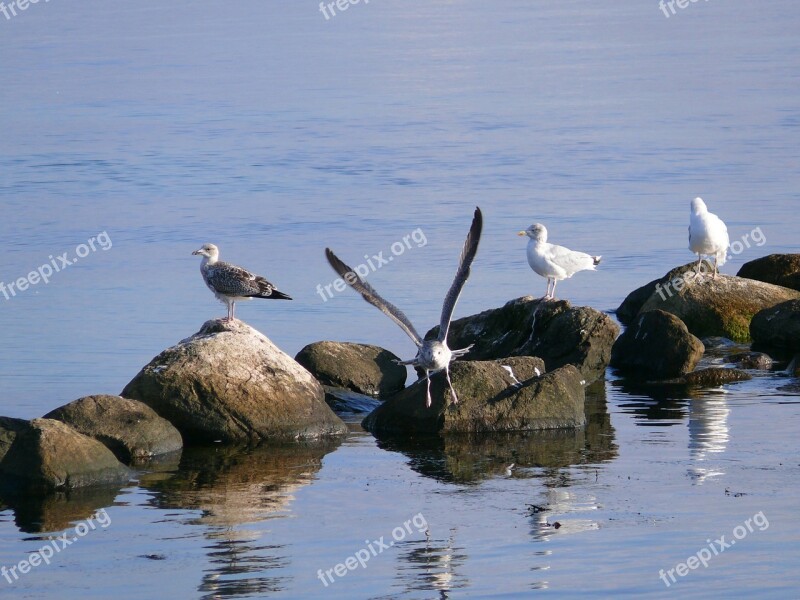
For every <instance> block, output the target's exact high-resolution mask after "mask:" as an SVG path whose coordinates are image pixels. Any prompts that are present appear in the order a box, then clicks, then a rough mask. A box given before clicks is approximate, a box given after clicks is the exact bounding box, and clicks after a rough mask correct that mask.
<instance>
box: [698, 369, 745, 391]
mask: <svg viewBox="0 0 800 600" xmlns="http://www.w3.org/2000/svg"><path fill="white" fill-rule="evenodd" d="M752 378H753V377H752V375H750V374H748V373H745V372H744V371H740V370H739V369H723V368H720V367H712V368H710V369H700V370H698V371H694V372H692V373H687V374H686V375H684V376H683V382H684V383H685V384H686V385H690V386H696V387H719V386H721V385H723V384H725V383H732V382H734V381H747V380H749V379H752Z"/></svg>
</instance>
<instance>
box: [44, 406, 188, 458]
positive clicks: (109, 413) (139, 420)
mask: <svg viewBox="0 0 800 600" xmlns="http://www.w3.org/2000/svg"><path fill="white" fill-rule="evenodd" d="M44 418H45V419H55V420H56V421H61V422H62V423H66V424H67V425H69V426H70V427H72V428H73V429H75V430H76V431H78V432H80V433H82V434H83V435H88V436H89V437H91V438H94V439H96V440H98V441H99V442H102V443H103V444H105V445H106V447H107V448H108V449H109V450H111V451H112V452H113V453H114V455H115V456H116V457H117V458H118V459H119V460H121V461H122V462H125V463H131V462H137V461H142V460H147V459H150V458H152V457H154V456H158V455H160V454H167V453H169V452H175V451H177V450H180V449H181V448H183V440H182V439H181V434H180V432H179V431H178V430H177V429H175V427H174V426H173V425H172V424H171V423H170V422H169V421H167V420H166V419H164V418H162V417H159V416H158V415H157V414H156V411H154V410H153V409H152V408H150V407H149V406H147V405H146V404H144V403H143V402H139V401H138V400H129V399H127V398H121V397H119V396H107V395H98V396H86V397H85V398H79V399H78V400H75V401H74V402H70V403H69V404H65V405H64V406H62V407H60V408H57V409H55V410H53V411H50V412H49V413H47V414H46V415H45V416H44Z"/></svg>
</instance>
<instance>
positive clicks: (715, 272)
mask: <svg viewBox="0 0 800 600" xmlns="http://www.w3.org/2000/svg"><path fill="white" fill-rule="evenodd" d="M716 278H717V255H716V254H715V255H714V277H713V278H712V279H716Z"/></svg>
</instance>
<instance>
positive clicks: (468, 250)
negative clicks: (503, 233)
mask: <svg viewBox="0 0 800 600" xmlns="http://www.w3.org/2000/svg"><path fill="white" fill-rule="evenodd" d="M482 229H483V214H482V213H481V209H480V208H478V207H475V215H474V216H473V217H472V225H471V226H470V228H469V233H468V234H467V239H466V241H465V242H464V248H463V250H461V258H460V259H459V262H458V270H457V271H456V277H455V279H453V283H452V285H451V286H450V290H449V291H448V292H447V296H445V298H444V304H443V305H442V318H441V319H440V320H439V341H440V342H444V341H445V340H446V339H447V332H448V330H449V329H450V319H451V318H452V317H453V311H454V310H455V308H456V302H458V297H459V296H460V295H461V290H462V289H463V288H464V284H465V283H466V282H467V278H468V277H469V273H470V268H471V267H472V261H473V260H474V259H475V254H477V252H478V243H479V242H480V241H481V230H482Z"/></svg>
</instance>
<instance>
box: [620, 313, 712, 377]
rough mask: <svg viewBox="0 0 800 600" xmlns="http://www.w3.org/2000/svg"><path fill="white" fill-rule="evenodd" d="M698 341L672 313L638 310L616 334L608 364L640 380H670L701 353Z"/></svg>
mask: <svg viewBox="0 0 800 600" xmlns="http://www.w3.org/2000/svg"><path fill="white" fill-rule="evenodd" d="M703 351H704V347H703V344H702V342H701V341H700V340H699V339H697V338H696V337H695V336H693V335H692V334H691V333H689V330H688V329H687V328H686V325H685V324H684V323H683V321H681V320H680V319H679V318H678V317H676V316H675V315H672V314H670V313H668V312H664V311H663V310H652V311H649V312H645V313H642V314H641V315H639V316H638V317H637V318H636V320H635V321H634V322H633V323H631V324H630V325H629V326H628V328H627V329H626V330H625V332H624V333H623V334H622V335H621V336H619V338H618V339H617V341H616V342H615V343H614V347H613V348H612V350H611V366H612V367H614V368H616V369H619V370H620V371H622V372H624V373H628V374H631V375H635V376H638V377H639V378H641V379H671V378H674V377H678V376H680V375H683V374H684V373H688V372H689V371H691V370H692V369H694V367H695V365H697V362H698V361H699V360H700V358H701V357H702V356H703Z"/></svg>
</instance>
